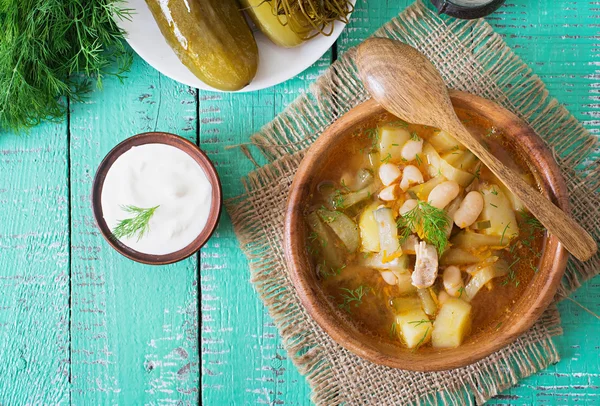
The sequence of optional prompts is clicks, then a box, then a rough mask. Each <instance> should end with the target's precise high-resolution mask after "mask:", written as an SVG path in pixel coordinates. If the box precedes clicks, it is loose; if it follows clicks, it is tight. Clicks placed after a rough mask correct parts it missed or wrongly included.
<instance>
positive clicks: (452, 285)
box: [443, 265, 465, 297]
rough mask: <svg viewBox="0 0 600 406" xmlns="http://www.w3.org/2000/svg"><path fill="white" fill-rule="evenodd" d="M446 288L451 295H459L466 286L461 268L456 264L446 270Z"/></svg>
mask: <svg viewBox="0 0 600 406" xmlns="http://www.w3.org/2000/svg"><path fill="white" fill-rule="evenodd" d="M443 279H444V289H446V292H448V294H449V295H450V296H454V297H458V296H460V293H461V292H462V288H464V287H465V283H464V281H463V279H462V274H461V272H460V269H458V267H456V266H454V265H453V266H449V267H448V268H446V269H445V270H444V277H443Z"/></svg>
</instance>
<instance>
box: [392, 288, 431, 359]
mask: <svg viewBox="0 0 600 406" xmlns="http://www.w3.org/2000/svg"><path fill="white" fill-rule="evenodd" d="M394 308H395V309H396V325H397V327H398V329H397V330H398V332H399V333H400V336H401V337H402V340H403V341H404V343H405V344H406V346H407V347H408V348H417V347H420V346H422V345H424V344H426V343H428V342H429V340H430V339H431V331H432V326H431V321H429V318H428V317H427V315H426V314H425V312H424V311H423V309H422V308H421V301H420V300H419V298H417V297H415V296H410V297H400V298H396V299H394Z"/></svg>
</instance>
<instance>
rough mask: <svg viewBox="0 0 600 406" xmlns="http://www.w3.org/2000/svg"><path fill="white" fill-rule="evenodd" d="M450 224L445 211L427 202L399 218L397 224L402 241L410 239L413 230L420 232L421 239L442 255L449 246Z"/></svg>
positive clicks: (419, 204) (421, 203) (420, 203)
mask: <svg viewBox="0 0 600 406" xmlns="http://www.w3.org/2000/svg"><path fill="white" fill-rule="evenodd" d="M450 222H451V220H450V217H448V215H447V214H446V212H445V211H444V210H442V209H438V208H437V207H433V206H432V205H430V204H429V203H426V202H419V203H418V204H417V206H416V207H415V208H414V209H412V210H411V211H409V212H408V213H405V214H404V215H403V216H402V217H400V218H398V221H397V223H396V224H397V226H398V228H399V229H400V231H399V235H400V238H401V239H406V238H408V236H409V235H410V234H411V233H412V230H420V232H419V235H420V236H421V238H422V239H424V240H425V241H426V242H428V243H429V244H431V245H433V246H435V247H436V249H437V250H438V254H440V255H441V254H442V252H444V250H445V249H446V247H447V245H448V236H447V235H446V231H447V230H448V227H449V226H450V224H451V223H450Z"/></svg>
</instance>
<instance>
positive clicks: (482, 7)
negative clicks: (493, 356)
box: [431, 0, 505, 20]
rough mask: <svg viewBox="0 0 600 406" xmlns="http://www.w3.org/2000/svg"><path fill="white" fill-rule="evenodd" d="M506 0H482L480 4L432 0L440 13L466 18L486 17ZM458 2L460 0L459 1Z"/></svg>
mask: <svg viewBox="0 0 600 406" xmlns="http://www.w3.org/2000/svg"><path fill="white" fill-rule="evenodd" d="M504 1H505V0H487V1H486V0H481V2H480V4H476V2H474V4H473V5H466V4H464V1H463V2H461V3H463V4H456V3H454V2H452V1H450V0H431V2H432V3H433V5H434V6H435V7H436V8H437V9H438V11H439V13H440V14H448V15H449V16H452V17H456V18H462V19H464V20H472V19H474V18H481V17H485V16H486V15H488V14H492V13H493V12H494V11H496V10H497V9H498V8H499V7H500V6H501V5H502V3H504ZM457 3H458V1H457Z"/></svg>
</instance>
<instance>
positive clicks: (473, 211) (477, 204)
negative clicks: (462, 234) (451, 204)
mask: <svg viewBox="0 0 600 406" xmlns="http://www.w3.org/2000/svg"><path fill="white" fill-rule="evenodd" d="M481 210H483V197H482V196H481V193H479V192H475V191H473V192H469V193H468V194H467V195H466V196H465V198H464V199H463V201H462V202H461V203H460V206H459V207H458V210H456V213H454V223H455V224H456V225H457V226H458V227H460V228H465V227H469V226H470V225H471V224H473V223H474V222H475V221H476V220H477V217H479V215H480V214H481Z"/></svg>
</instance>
